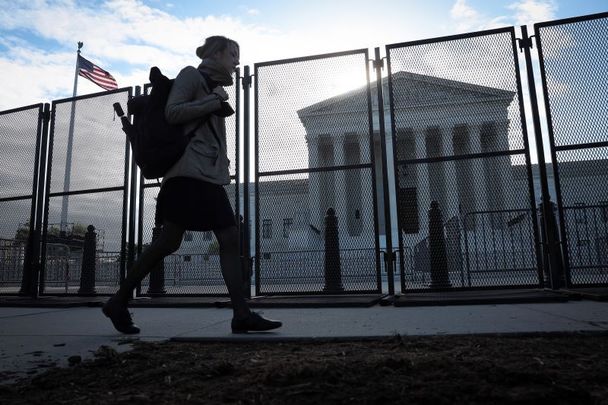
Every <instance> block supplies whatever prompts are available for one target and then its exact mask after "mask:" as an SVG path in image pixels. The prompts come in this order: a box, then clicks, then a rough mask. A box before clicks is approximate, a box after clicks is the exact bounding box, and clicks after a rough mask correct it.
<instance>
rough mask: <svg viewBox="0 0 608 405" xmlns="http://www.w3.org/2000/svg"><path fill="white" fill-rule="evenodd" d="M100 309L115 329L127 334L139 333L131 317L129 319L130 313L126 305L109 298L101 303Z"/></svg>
mask: <svg viewBox="0 0 608 405" xmlns="http://www.w3.org/2000/svg"><path fill="white" fill-rule="evenodd" d="M101 311H102V312H103V314H104V315H105V316H107V317H108V318H110V320H111V321H112V324H113V325H114V328H115V329H116V330H117V331H119V332H122V333H125V334H128V335H132V334H135V333H139V328H138V327H137V325H135V324H134V323H133V319H131V314H130V313H129V310H128V309H127V307H126V306H125V305H123V304H120V303H118V302H117V301H116V300H115V299H113V298H110V299H109V300H108V302H106V303H105V304H104V305H103V307H102V308H101Z"/></svg>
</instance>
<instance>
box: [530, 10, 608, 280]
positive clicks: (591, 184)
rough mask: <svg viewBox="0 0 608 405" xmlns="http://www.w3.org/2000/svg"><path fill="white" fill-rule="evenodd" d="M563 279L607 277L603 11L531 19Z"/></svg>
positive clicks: (606, 28) (606, 26) (607, 18)
mask: <svg viewBox="0 0 608 405" xmlns="http://www.w3.org/2000/svg"><path fill="white" fill-rule="evenodd" d="M534 31H535V34H536V38H537V42H538V52H539V55H540V66H541V75H542V84H543V93H544V94H543V95H544V98H545V101H546V104H545V112H546V115H547V122H548V135H549V142H548V146H549V147H550V154H551V160H552V162H553V177H554V180H555V195H554V198H555V201H556V203H557V207H558V212H559V221H558V222H559V227H560V234H561V241H560V242H561V244H560V246H561V251H560V253H561V255H562V256H561V259H562V260H561V261H562V264H563V269H564V273H565V274H564V283H565V284H566V286H568V287H581V286H594V285H607V284H608V267H607V266H606V259H605V258H606V253H607V251H606V232H605V227H603V225H604V224H605V223H606V216H605V215H604V206H605V205H607V204H608V189H607V188H606V187H605V184H606V179H607V176H608V170H607V169H608V163H607V158H608V109H607V107H606V105H607V104H606V100H607V99H608V86H607V84H606V83H607V82H608V72H607V71H606V68H605V61H606V59H607V58H608V49H607V48H606V46H604V45H603V44H604V42H605V41H604V39H605V38H606V34H607V33H608V13H602V14H596V15H591V16H585V17H580V18H572V19H566V20H559V21H551V22H546V23H542V24H535V25H534Z"/></svg>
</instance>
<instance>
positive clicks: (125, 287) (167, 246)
mask: <svg viewBox="0 0 608 405" xmlns="http://www.w3.org/2000/svg"><path fill="white" fill-rule="evenodd" d="M184 231H185V229H184V227H183V226H181V225H178V224H174V223H171V222H166V221H165V224H164V226H163V229H162V231H161V233H160V235H159V237H158V239H156V240H155V241H154V242H152V244H150V246H149V247H148V248H147V249H146V250H144V251H143V252H142V254H141V256H139V258H138V259H137V261H136V262H135V263H134V264H133V266H132V267H131V269H130V270H129V274H128V275H127V278H125V280H124V281H123V282H122V283H121V285H120V289H119V290H118V292H117V293H116V296H115V298H116V299H117V300H118V301H119V302H121V303H124V304H126V303H127V302H128V301H129V299H130V298H131V297H132V296H133V290H134V289H135V287H137V285H138V284H139V283H140V282H141V280H143V279H144V278H145V277H146V276H147V275H148V274H149V273H150V271H151V270H152V269H153V268H155V267H156V265H157V264H158V263H159V262H160V261H161V260H163V259H164V258H165V257H166V256H169V255H170V254H171V253H173V252H175V251H176V250H177V249H179V247H180V245H181V243H182V237H183V236H184Z"/></svg>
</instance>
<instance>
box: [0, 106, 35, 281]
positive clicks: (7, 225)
mask: <svg viewBox="0 0 608 405" xmlns="http://www.w3.org/2000/svg"><path fill="white" fill-rule="evenodd" d="M41 113H42V105H36V106H32V107H29V108H24V109H19V110H17V111H9V112H2V113H0V162H1V163H0V212H1V213H2V214H1V220H0V293H16V292H18V291H19V288H20V287H21V279H22V277H23V267H24V259H25V246H26V243H27V238H28V236H29V230H30V215H31V208H32V198H33V196H32V189H33V185H34V179H35V174H34V171H35V160H36V153H37V150H36V141H37V138H38V132H39V125H41Z"/></svg>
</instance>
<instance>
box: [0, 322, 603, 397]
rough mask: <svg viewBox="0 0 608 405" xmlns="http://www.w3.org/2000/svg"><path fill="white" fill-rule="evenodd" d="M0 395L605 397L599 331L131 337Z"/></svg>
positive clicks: (1, 388)
mask: <svg viewBox="0 0 608 405" xmlns="http://www.w3.org/2000/svg"><path fill="white" fill-rule="evenodd" d="M0 403H2V404H112V403H115V404H148V403H154V404H190V403H192V404H224V403H235V404H281V405H284V404H287V405H295V404H345V403H349V404H351V403H352V404H391V403H404V404H455V403H458V404H484V405H485V404H552V405H557V404H608V335H587V334H557V335H544V336H433V337H403V336H395V337H393V338H390V339H384V340H377V341H353V342H310V343H295V342H290V343H269V342H264V343H261V342H260V343H171V342H165V343H136V344H135V346H134V348H133V350H131V351H128V352H125V353H117V352H116V351H114V350H113V349H111V348H108V347H101V348H100V349H99V350H98V351H97V353H96V356H95V359H94V360H90V361H84V362H80V363H77V364H75V365H73V366H71V367H67V368H54V369H50V370H48V371H47V372H45V373H44V374H41V375H38V376H36V377H33V378H31V379H26V380H21V381H19V382H18V383H16V384H12V385H0Z"/></svg>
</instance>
